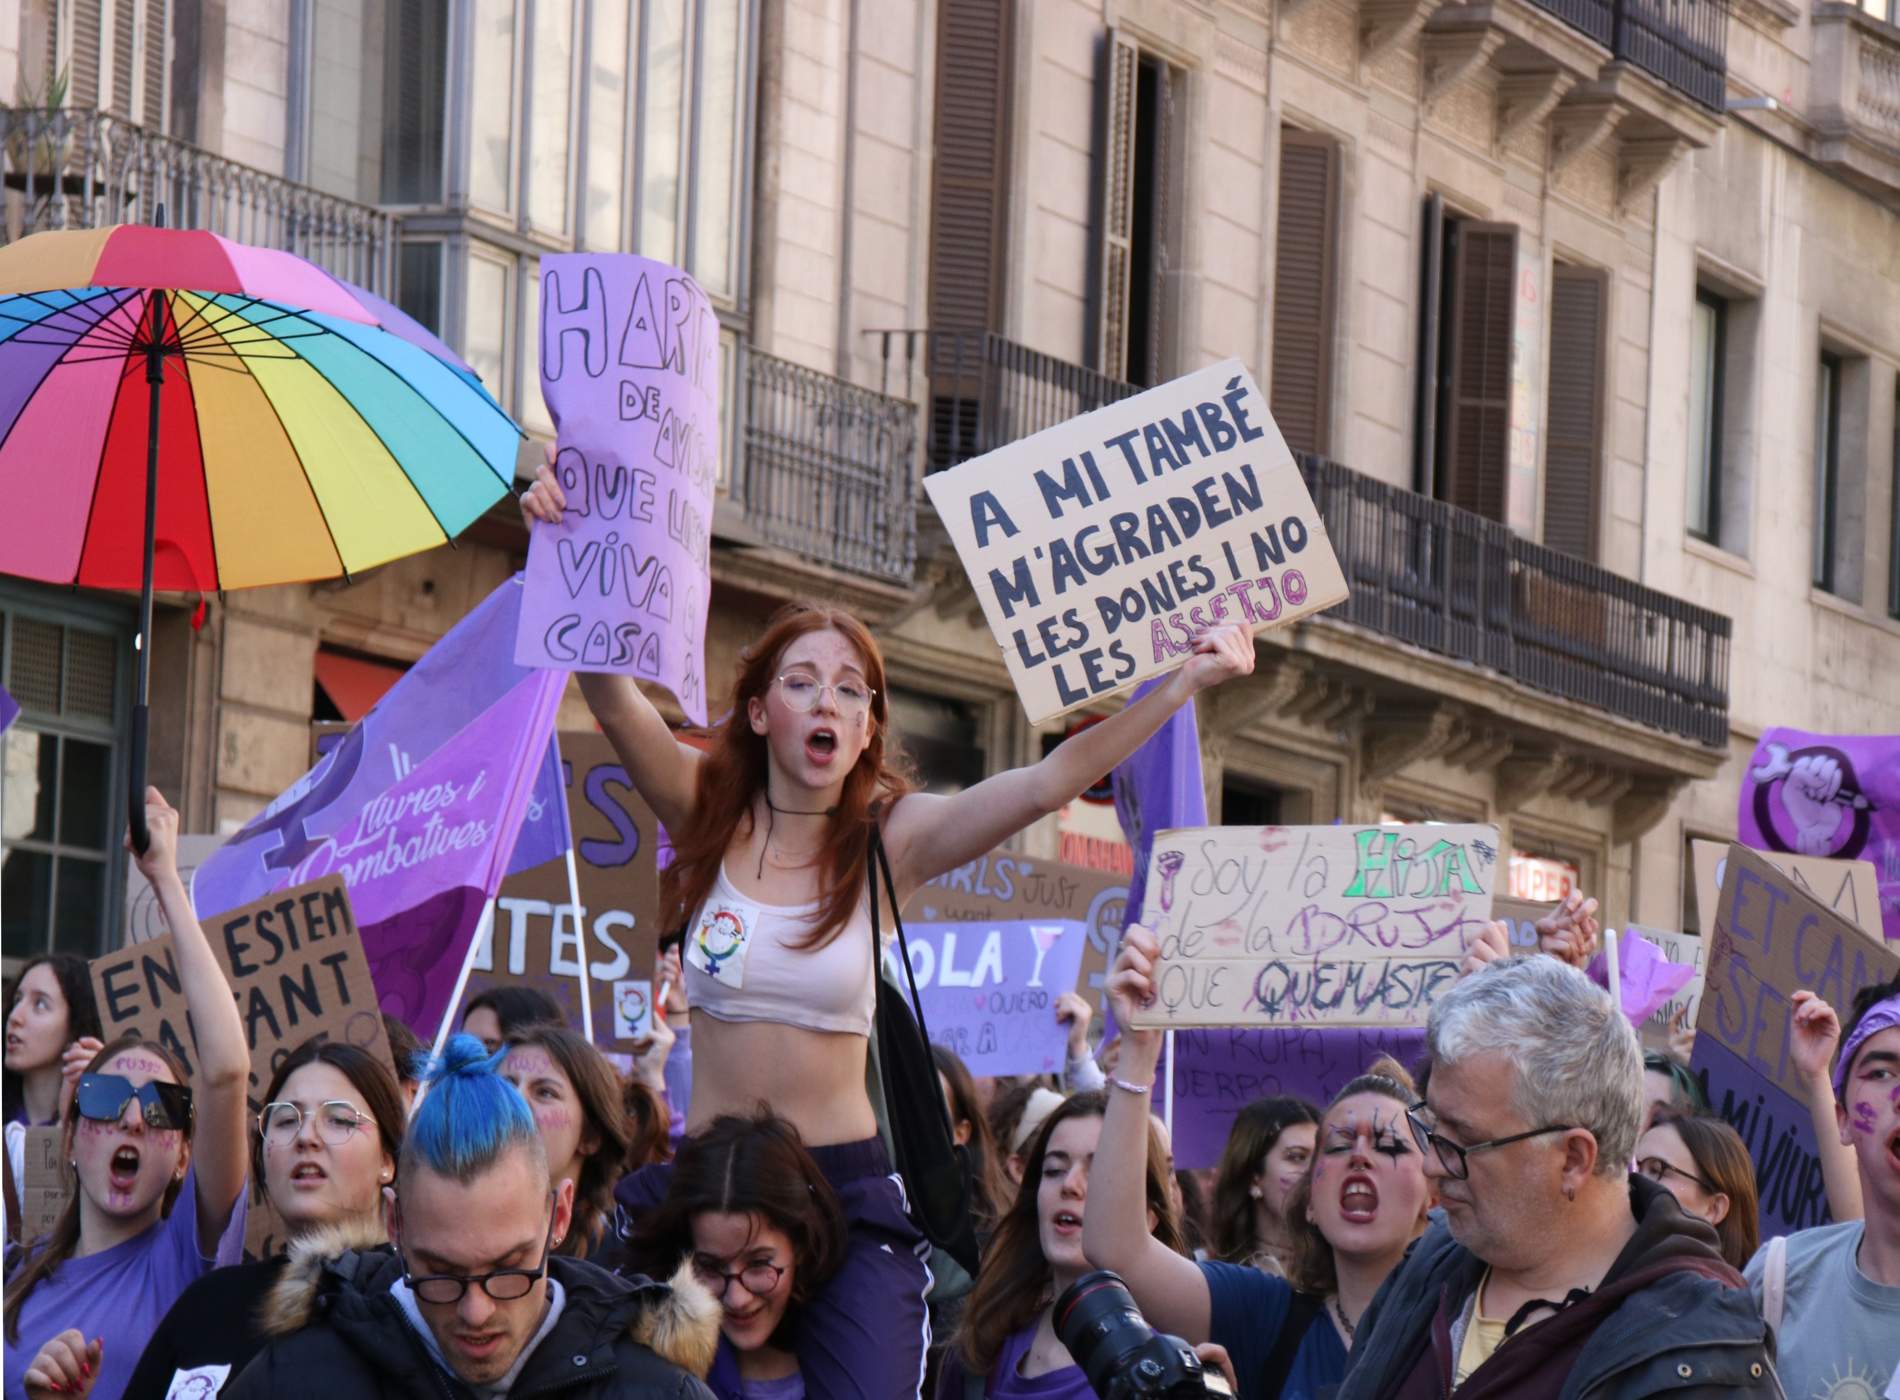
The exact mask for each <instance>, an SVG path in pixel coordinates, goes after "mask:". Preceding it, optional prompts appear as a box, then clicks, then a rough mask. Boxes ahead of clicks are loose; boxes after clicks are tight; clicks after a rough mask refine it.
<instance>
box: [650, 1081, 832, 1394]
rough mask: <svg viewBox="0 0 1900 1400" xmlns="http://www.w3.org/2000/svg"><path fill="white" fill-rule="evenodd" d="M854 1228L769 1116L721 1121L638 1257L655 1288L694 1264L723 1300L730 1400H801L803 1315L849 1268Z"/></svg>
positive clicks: (723, 1375)
mask: <svg viewBox="0 0 1900 1400" xmlns="http://www.w3.org/2000/svg"><path fill="white" fill-rule="evenodd" d="M845 1228H846V1227H845V1220H844V1213H843V1209H842V1207H841V1206H840V1205H839V1203H838V1196H837V1193H836V1192H835V1191H833V1190H832V1189H831V1184H830V1183H829V1182H827V1181H826V1180H825V1177H824V1173H823V1172H822V1171H821V1170H819V1167H818V1164H817V1162H815V1161H814V1160H813V1159H812V1156H811V1154H810V1153H809V1152H807V1151H806V1150H805V1148H804V1145H803V1144H802V1143H800V1142H799V1140H798V1133H797V1130H796V1129H794V1128H793V1127H792V1126H791V1124H789V1123H787V1122H786V1121H785V1120H784V1119H782V1118H779V1117H776V1116H774V1115H773V1114H771V1113H769V1112H767V1111H765V1110H764V1109H763V1108H761V1109H760V1110H759V1111H758V1112H756V1113H754V1114H752V1115H751V1116H749V1117H743V1118H742V1117H739V1116H737V1115H731V1116H726V1117H722V1118H719V1119H716V1120H714V1121H713V1122H712V1123H711V1124H709V1125H708V1126H707V1128H706V1130H705V1131H704V1132H701V1133H698V1134H695V1135H694V1136H693V1137H690V1138H687V1139H686V1140H685V1141H684V1142H683V1143H681V1145H680V1153H679V1157H678V1158H677V1159H676V1160H675V1161H674V1164H673V1173H672V1177H671V1180H670V1181H669V1183H668V1187H667V1193H666V1199H665V1200H664V1201H663V1202H662V1203H661V1205H660V1208H659V1209H658V1210H657V1211H655V1212H654V1213H653V1214H652V1215H651V1216H649V1217H648V1218H647V1219H646V1220H644V1221H642V1222H641V1223H640V1225H639V1227H638V1228H637V1229H636V1230H635V1232H634V1235H633V1238H632V1240H631V1247H632V1255H633V1260H634V1262H635V1264H636V1265H637V1267H638V1268H639V1269H640V1270H641V1271H642V1272H643V1273H646V1274H649V1275H651V1276H652V1277H655V1278H667V1277H670V1276H671V1275H672V1273H673V1271H674V1270H675V1269H676V1268H678V1267H679V1263H680V1261H681V1260H682V1259H685V1260H687V1261H688V1262H689V1263H690V1264H691V1265H692V1268H693V1272H694V1274H695V1275H696V1276H697V1277H698V1278H699V1281H700V1282H701V1283H703V1284H705V1285H706V1288H707V1289H708V1290H709V1291H710V1292H711V1293H712V1295H713V1296H714V1297H715V1298H717V1299H718V1300H719V1332H720V1338H719V1350H718V1353H717V1355H716V1356H715V1357H714V1359H713V1366H712V1371H711V1374H709V1375H708V1376H707V1377H706V1384H707V1385H708V1386H709V1387H711V1389H712V1392H713V1394H715V1395H717V1396H718V1397H719V1400H801V1397H803V1396H804V1395H806V1394H807V1393H808V1392H807V1387H806V1384H805V1377H804V1376H803V1374H802V1373H801V1372H800V1370H799V1365H798V1357H797V1356H796V1355H795V1354H794V1351H793V1347H794V1345H795V1340H796V1336H797V1332H798V1327H799V1323H800V1320H801V1319H800V1314H801V1312H802V1310H803V1308H804V1307H805V1306H806V1305H808V1304H809V1303H810V1301H811V1299H812V1297H813V1296H814V1295H815V1294H816V1293H817V1292H818V1291H819V1290H820V1289H821V1288H822V1287H823V1286H824V1284H825V1281H826V1280H827V1279H829V1278H830V1277H831V1275H832V1274H834V1273H835V1272H836V1271H837V1269H838V1267H839V1265H840V1264H841V1263H843V1261H844V1252H845ZM809 1393H811V1394H813V1395H818V1394H823V1393H824V1392H820V1391H817V1390H815V1389H813V1390H811V1391H810V1392H809Z"/></svg>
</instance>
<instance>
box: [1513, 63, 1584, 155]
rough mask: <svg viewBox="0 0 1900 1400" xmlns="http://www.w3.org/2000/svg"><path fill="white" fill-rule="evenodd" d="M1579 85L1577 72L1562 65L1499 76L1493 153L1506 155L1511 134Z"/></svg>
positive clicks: (1529, 124) (1537, 119)
mask: <svg viewBox="0 0 1900 1400" xmlns="http://www.w3.org/2000/svg"><path fill="white" fill-rule="evenodd" d="M1576 85H1577V78H1576V75H1575V74H1574V73H1566V72H1564V70H1563V69H1561V68H1547V69H1544V70H1543V71H1541V72H1537V71H1533V72H1528V73H1507V74H1505V75H1504V76H1503V77H1502V78H1500V79H1499V80H1498V121H1497V138H1496V144H1495V146H1494V148H1493V154H1495V155H1500V156H1501V155H1503V154H1504V150H1505V147H1506V146H1508V145H1509V144H1510V141H1511V138H1512V137H1514V136H1516V135H1517V133H1518V132H1520V131H1522V130H1524V129H1525V128H1527V127H1534V126H1535V125H1536V124H1537V123H1538V122H1541V121H1543V120H1544V119H1545V118H1546V117H1548V116H1549V115H1550V114H1551V112H1552V110H1553V109H1555V107H1556V106H1557V104H1558V103H1559V102H1561V101H1563V98H1564V94H1565V93H1567V92H1569V91H1570V89H1571V88H1573V87H1575V86H1576Z"/></svg>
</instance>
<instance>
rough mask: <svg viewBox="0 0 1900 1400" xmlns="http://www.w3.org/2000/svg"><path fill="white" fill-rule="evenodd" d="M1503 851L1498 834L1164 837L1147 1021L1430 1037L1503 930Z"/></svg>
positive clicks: (1155, 892) (1296, 832)
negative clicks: (1438, 1011) (1402, 1029)
mask: <svg viewBox="0 0 1900 1400" xmlns="http://www.w3.org/2000/svg"><path fill="white" fill-rule="evenodd" d="M1497 853H1498V832H1497V828H1496V827H1494V826H1476V825H1472V826H1450V825H1447V826H1439V825H1429V826H1427V825H1420V826H1366V827H1351V826H1268V827H1196V828H1192V829H1188V830H1182V831H1165V832H1161V833H1160V834H1158V835H1157V836H1156V837H1155V845H1154V855H1153V857H1152V861H1151V864H1150V866H1149V872H1148V890H1149V895H1148V898H1147V900H1146V901H1145V902H1146V904H1147V912H1148V915H1149V917H1150V919H1151V920H1152V921H1153V923H1154V925H1155V928H1154V934H1155V937H1156V939H1157V940H1158V941H1159V942H1160V944H1161V961H1160V964H1159V965H1158V967H1157V968H1156V973H1155V990H1156V997H1155V1003H1154V1005H1153V1006H1152V1007H1150V1008H1148V1009H1147V1010H1146V1011H1145V1012H1143V1013H1142V1014H1141V1015H1140V1016H1139V1017H1137V1018H1136V1019H1135V1024H1136V1025H1138V1026H1154V1027H1168V1026H1275V1025H1294V1026H1308V1025H1321V1026H1413V1025H1419V1024H1421V1023H1423V1021H1424V1019H1425V1015H1426V1012H1427V1011H1428V1010H1429V1009H1430V1007H1431V1004H1432V1002H1433V1000H1434V999H1436V997H1437V996H1438V995H1439V993H1441V992H1443V991H1445V990H1446V989H1447V988H1449V987H1450V986H1451V984H1452V983H1453V982H1454V981H1456V980H1457V977H1458V966H1459V963H1460V962H1461V961H1462V960H1463V958H1464V953H1465V948H1466V946H1467V945H1468V944H1469V943H1470V941H1471V940H1472V939H1473V938H1475V937H1476V936H1477V934H1478V932H1479V930H1480V929H1482V928H1483V927H1484V925H1485V924H1486V923H1487V922H1488V921H1489V920H1490V917H1491V896H1492V892H1493V888H1494V886H1495V884H1496V878H1497V870H1498V859H1497Z"/></svg>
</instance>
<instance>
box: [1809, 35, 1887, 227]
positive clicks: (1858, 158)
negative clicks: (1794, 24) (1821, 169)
mask: <svg viewBox="0 0 1900 1400" xmlns="http://www.w3.org/2000/svg"><path fill="white" fill-rule="evenodd" d="M1813 34H1814V63H1813V68H1812V70H1811V71H1812V74H1813V77H1812V80H1811V86H1810V88H1809V92H1810V94H1811V97H1812V101H1813V112H1812V119H1813V122H1814V127H1815V130H1816V132H1817V134H1818V137H1819V139H1818V141H1817V142H1816V150H1815V156H1816V159H1818V160H1819V161H1820V162H1821V164H1823V165H1825V166H1828V167H1830V168H1831V169H1832V170H1833V171H1834V172H1835V173H1836V174H1838V175H1840V176H1841V177H1842V178H1844V179H1846V180H1849V181H1851V182H1852V183H1854V184H1856V185H1858V186H1860V187H1861V188H1862V189H1864V190H1866V191H1867V192H1868V193H1870V194H1872V195H1874V196H1875V197H1876V198H1878V199H1882V200H1886V201H1887V202H1889V203H1891V202H1892V201H1893V199H1894V195H1895V193H1896V191H1900V26H1895V25H1891V24H1883V23H1881V22H1880V21H1879V20H1877V19H1875V18H1874V17H1873V16H1871V15H1869V14H1867V13H1866V12H1865V11H1863V10H1861V9H1859V8H1858V7H1856V6H1853V5H1844V4H1836V3H1833V2H1832V0H1821V3H1819V4H1817V5H1815V7H1814V15H1813Z"/></svg>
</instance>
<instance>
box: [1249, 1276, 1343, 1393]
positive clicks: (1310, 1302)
mask: <svg viewBox="0 0 1900 1400" xmlns="http://www.w3.org/2000/svg"><path fill="white" fill-rule="evenodd" d="M1319 1315H1320V1300H1319V1299H1318V1298H1316V1297H1314V1296H1313V1295H1312V1294H1311V1293H1300V1292H1297V1291H1296V1292H1295V1293H1294V1294H1293V1297H1292V1298H1291V1299H1290V1300H1289V1301H1288V1302H1287V1305H1286V1316H1285V1317H1283V1318H1281V1319H1280V1335H1279V1336H1278V1337H1276V1338H1274V1340H1273V1350H1272V1351H1270V1352H1268V1353H1267V1362H1266V1365H1265V1366H1263V1367H1262V1368H1261V1370H1260V1378H1261V1382H1262V1384H1261V1386H1260V1393H1261V1395H1263V1396H1265V1397H1266V1400H1275V1397H1277V1396H1278V1395H1279V1394H1280V1392H1281V1391H1282V1390H1284V1389H1285V1388H1286V1378H1287V1377H1288V1376H1289V1375H1291V1374H1292V1371H1293V1356H1294V1353H1296V1352H1297V1351H1299V1349H1300V1343H1301V1342H1303V1341H1305V1340H1306V1329H1307V1328H1309V1327H1311V1326H1312V1325H1313V1319H1314V1318H1315V1317H1318V1316H1319ZM1326 1325H1327V1326H1329V1327H1330V1326H1332V1324H1331V1323H1330V1322H1329V1323H1327V1324H1326Z"/></svg>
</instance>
